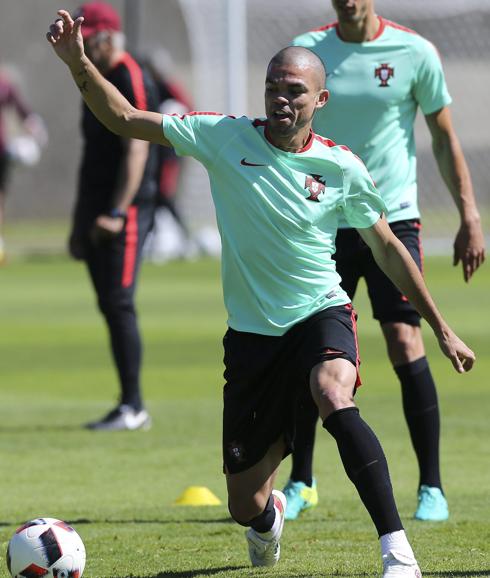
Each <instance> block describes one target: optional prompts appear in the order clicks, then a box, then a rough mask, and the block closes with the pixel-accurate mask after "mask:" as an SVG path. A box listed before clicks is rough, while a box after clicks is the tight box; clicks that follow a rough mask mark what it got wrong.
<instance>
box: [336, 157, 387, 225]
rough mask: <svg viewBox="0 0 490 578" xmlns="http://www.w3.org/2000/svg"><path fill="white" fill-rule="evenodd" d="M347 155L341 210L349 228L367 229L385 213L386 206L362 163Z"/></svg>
mask: <svg viewBox="0 0 490 578" xmlns="http://www.w3.org/2000/svg"><path fill="white" fill-rule="evenodd" d="M347 155H348V157H347V158H348V161H349V162H348V163H347V166H346V167H345V169H344V197H343V206H342V210H343V212H344V216H345V219H346V221H347V223H348V224H349V225H350V226H351V227H354V228H356V229H367V228H368V227H371V226H372V225H374V224H375V223H376V222H377V221H378V219H379V217H380V216H381V214H382V213H386V206H385V203H384V201H383V199H382V198H381V195H380V193H379V191H378V189H377V188H376V187H375V186H374V183H373V180H372V178H371V175H370V174H369V173H368V171H367V169H366V167H365V166H364V163H363V162H362V161H361V160H360V159H359V158H358V157H356V156H355V155H353V154H352V153H351V152H348V153H347ZM347 155H346V156H347ZM349 157H350V159H349Z"/></svg>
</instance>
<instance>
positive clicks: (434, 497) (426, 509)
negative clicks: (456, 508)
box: [414, 485, 449, 522]
mask: <svg viewBox="0 0 490 578" xmlns="http://www.w3.org/2000/svg"><path fill="white" fill-rule="evenodd" d="M418 500H419V505H418V506H417V511H416V512H415V516H414V517H415V519H416V520H422V521H423V522H444V520H447V519H448V518H449V509H448V506H447V500H446V498H445V497H444V494H443V493H442V490H441V489H440V488H431V487H430V486H424V485H422V486H420V489H419V493H418Z"/></svg>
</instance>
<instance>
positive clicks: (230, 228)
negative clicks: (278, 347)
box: [163, 113, 385, 335]
mask: <svg viewBox="0 0 490 578" xmlns="http://www.w3.org/2000/svg"><path fill="white" fill-rule="evenodd" d="M266 127H267V123H266V121H264V120H260V119H257V120H252V119H249V118H247V117H241V118H234V117H229V116H224V115H220V114H217V113H190V114H186V115H184V116H182V117H180V116H177V115H164V116H163V130H164V133H165V137H166V138H167V139H168V140H169V141H170V142H171V143H172V145H173V146H174V148H175V150H176V152H177V154H178V155H189V156H192V157H194V158H196V159H197V160H198V161H200V162H201V163H202V164H203V165H204V166H205V168H206V169H207V171H208V174H209V180H210V183H211V193H212V196H213V201H214V205H215V210H216V217H217V223H218V229H219V231H220V235H221V241H222V264H221V270H222V281H223V294H224V300H225V306H226V309H227V311H228V325H229V326H230V327H231V328H233V329H235V330H237V331H246V332H251V333H259V334H263V335H282V334H284V333H285V332H286V331H287V330H288V329H289V328H290V327H291V326H292V325H294V324H295V323H297V322H299V321H301V320H303V319H305V318H307V317H309V316H310V315H313V314H314V313H316V312H318V311H320V310H322V309H326V308H327V307H332V306H335V305H342V304H346V303H349V301H350V300H349V298H348V296H347V294H346V293H345V292H344V291H343V290H342V289H341V288H340V285H339V283H340V277H339V275H338V274H337V272H336V270H335V262H334V261H333V259H332V255H333V254H334V253H335V236H336V233H337V226H338V221H339V217H340V216H343V218H345V219H346V220H347V222H348V223H349V225H350V226H351V227H356V228H365V227H370V226H372V225H373V224H374V223H375V222H376V221H377V220H378V219H379V217H380V214H381V213H382V212H383V211H384V210H385V206H384V203H383V201H382V199H381V196H380V195H379V193H378V192H377V190H376V188H375V187H374V185H373V182H372V180H371V177H370V175H369V173H368V172H367V169H366V167H365V166H364V164H363V163H362V162H361V161H360V160H359V159H358V158H357V157H356V156H355V155H354V154H353V153H352V152H350V151H349V150H348V149H347V148H346V147H339V146H336V145H335V144H334V143H333V142H332V141H330V140H328V139H324V138H321V137H318V136H316V135H314V134H313V133H311V135H310V138H309V140H308V143H307V145H306V146H305V147H304V149H302V150H301V151H299V152H297V153H289V152H285V151H283V150H281V149H278V148H276V147H275V146H274V145H272V144H271V143H270V142H269V140H268V138H267V129H266ZM196 290H199V288H196Z"/></svg>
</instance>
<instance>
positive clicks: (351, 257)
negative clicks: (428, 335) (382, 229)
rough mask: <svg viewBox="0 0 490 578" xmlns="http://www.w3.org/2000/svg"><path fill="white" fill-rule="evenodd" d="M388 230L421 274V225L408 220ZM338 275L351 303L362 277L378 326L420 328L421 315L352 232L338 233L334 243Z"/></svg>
mask: <svg viewBox="0 0 490 578" xmlns="http://www.w3.org/2000/svg"><path fill="white" fill-rule="evenodd" d="M390 227H391V230H392V231H393V233H394V234H395V235H396V237H398V239H400V241H401V242H402V243H403V244H404V245H405V247H406V248H407V249H408V252H409V253H410V255H411V256H412V258H413V260H414V261H415V263H416V264H417V266H418V268H419V269H420V271H423V251H422V245H421V242H420V229H421V225H420V221H419V220H418V219H411V220H406V221H397V222H395V223H390ZM335 243H336V247H337V250H336V253H335V255H334V259H335V261H336V263H337V272H338V273H339V275H340V276H341V278H342V282H341V285H342V287H343V289H344V290H345V291H346V292H347V294H348V295H349V297H350V298H351V299H354V294H355V292H356V289H357V284H358V282H359V279H360V278H361V277H364V279H365V281H366V285H367V290H368V294H369V299H370V301H371V307H372V310H373V317H374V319H377V320H378V321H379V322H380V323H381V324H383V323H390V322H391V323H392V322H401V323H407V324H408V325H413V326H419V325H420V315H419V313H418V312H417V311H416V310H415V309H414V308H413V307H412V306H411V305H410V303H409V302H408V300H407V298H406V297H405V296H404V295H403V294H402V293H401V292H400V291H399V290H398V288H397V287H396V286H395V285H394V284H393V283H392V282H391V281H390V279H389V278H388V277H387V276H386V275H385V274H384V273H383V271H381V269H380V268H379V267H378V265H377V264H376V261H375V260H374V257H373V254H372V252H371V249H370V248H369V247H368V246H367V245H366V243H364V241H363V240H362V238H361V236H360V235H359V233H358V232H357V231H356V230H355V229H339V231H338V232H337V239H336V242H335Z"/></svg>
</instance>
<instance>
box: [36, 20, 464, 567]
mask: <svg viewBox="0 0 490 578" xmlns="http://www.w3.org/2000/svg"><path fill="white" fill-rule="evenodd" d="M59 15H60V17H61V18H60V19H59V20H58V21H56V22H55V23H54V24H52V25H51V27H50V31H49V32H48V34H47V38H48V40H49V42H50V43H51V44H52V46H53V48H54V49H55V51H56V53H57V55H58V56H59V57H60V58H61V59H62V60H63V61H64V62H65V63H66V64H67V65H68V67H69V69H70V71H71V73H72V76H73V78H74V80H75V82H76V84H77V86H78V87H79V89H80V91H81V94H82V96H83V98H84V100H85V102H86V104H87V105H88V106H89V107H90V109H91V110H92V112H93V113H94V114H95V115H96V116H97V118H99V120H100V121H101V122H103V123H104V124H105V125H106V126H107V128H109V129H110V130H112V131H114V132H115V133H117V134H121V135H123V136H125V137H131V138H139V139H143V140H148V141H150V142H155V143H159V144H161V145H164V146H173V147H174V148H175V149H176V151H177V153H178V154H180V155H191V156H193V157H195V158H196V159H198V160H200V161H201V162H202V163H203V164H204V166H205V167H206V169H207V171H208V173H209V178H210V181H211V190H212V195H213V200H214V204H215V207H216V214H217V221H218V226H219V230H220V233H221V238H222V246H223V254H222V277H223V293H224V299H225V304H226V308H227V311H228V326H229V328H228V331H227V332H226V335H225V338H224V349H225V353H224V361H225V379H226V385H225V387H224V411H223V460H224V471H225V474H226V482H227V488H228V498H229V509H230V513H231V515H232V517H233V519H234V520H236V521H237V522H238V523H239V524H241V525H243V526H247V527H249V529H248V530H247V532H246V537H247V541H248V546H249V555H250V559H251V562H252V564H253V565H254V566H273V565H274V564H276V563H277V561H278V560H279V556H280V543H279V541H280V537H281V533H282V530H283V525H284V510H285V507H286V499H285V496H284V494H283V493H282V492H279V491H277V490H273V484H274V480H275V477H276V473H277V470H278V468H279V465H280V463H281V460H282V459H283V457H284V456H285V455H287V453H288V452H289V451H290V447H291V441H292V440H291V437H292V432H293V425H294V421H293V415H294V409H295V399H296V397H297V396H298V394H299V393H300V391H301V390H306V389H308V387H310V389H311V392H312V394H313V398H314V399H315V402H316V404H317V405H318V408H319V413H320V416H321V418H322V422H323V425H324V427H325V429H327V430H328V432H329V433H330V434H331V435H332V436H333V437H334V438H335V440H336V442H337V445H338V448H339V453H340V456H341V458H342V462H343V464H344V468H345V470H346V473H347V475H348V476H349V478H350V479H351V481H352V482H353V483H354V485H355V486H356V488H357V490H358V492H359V495H360V497H361V500H362V501H363V503H364V505H365V507H366V509H367V510H368V512H369V514H370V516H371V518H372V520H373V522H374V524H375V526H376V529H377V532H378V535H379V536H380V543H381V553H382V560H383V568H384V569H383V577H384V578H395V577H399V576H407V577H411V578H420V576H421V574H420V570H419V567H418V564H417V562H416V560H415V557H414V554H413V551H412V549H411V547H410V544H409V542H408V539H407V537H406V535H405V532H404V530H403V526H402V523H401V521H400V517H399V515H398V511H397V508H396V504H395V501H394V497H393V490H392V487H391V482H390V477H389V472H388V466H387V463H386V458H385V456H384V454H383V450H382V448H381V445H380V443H379V441H378V439H377V438H376V436H375V434H374V433H373V431H372V430H371V429H370V428H369V426H368V425H367V424H366V423H365V422H364V421H363V420H362V418H361V416H360V414H359V411H358V409H357V407H356V406H355V404H354V400H353V394H354V390H355V387H356V385H357V384H358V383H359V375H358V361H359V358H358V351H357V345H356V344H357V341H356V333H355V313H354V311H353V310H352V306H351V304H350V301H349V298H348V296H347V294H346V293H345V292H344V291H343V290H342V289H341V287H340V285H339V282H340V278H339V277H338V275H337V273H336V271H335V262H334V261H333V259H332V253H333V252H334V250H335V249H334V239H335V234H336V230H337V221H338V218H339V216H340V215H343V216H344V217H345V218H346V219H347V221H348V222H349V223H350V224H351V226H353V227H355V228H357V229H358V230H359V231H360V234H361V235H362V237H363V239H364V240H365V241H366V243H368V244H369V246H370V247H371V248H372V250H373V252H374V254H375V255H376V258H377V260H378V261H379V263H380V265H381V266H382V267H383V268H384V270H385V271H386V272H387V273H388V274H389V275H390V276H391V277H392V278H393V279H394V280H396V282H397V283H398V284H399V285H400V286H401V288H402V289H403V291H404V292H405V293H406V294H407V295H408V296H409V297H410V299H411V300H412V302H413V303H414V304H415V305H416V306H417V307H418V309H419V310H420V312H421V313H422V314H423V315H424V317H425V318H426V319H427V321H428V322H429V324H430V325H431V327H432V329H433V330H434V333H435V335H436V336H437V338H438V340H439V344H440V346H441V348H442V351H443V352H444V353H445V354H446V355H447V356H448V357H449V358H450V359H451V361H452V363H453V365H454V367H455V369H456V370H457V371H459V372H464V371H465V370H469V369H470V368H471V367H472V365H473V362H474V359H475V357H474V354H473V352H472V351H471V350H470V349H468V347H467V346H466V345H465V344H464V343H463V342H462V341H461V340H460V339H459V338H458V337H457V336H456V335H455V334H454V333H453V332H452V330H451V329H450V328H449V327H448V325H447V324H446V322H445V321H444V319H443V318H442V317H441V315H440V313H439V312H438V310H437V308H436V306H435V305H434V303H433V301H432V298H431V297H430V294H429V292H428V290H427V288H426V286H425V284H424V281H423V279H422V276H421V275H420V272H419V270H418V268H417V266H416V265H415V263H414V262H413V260H412V258H411V257H410V254H409V253H408V251H407V250H406V249H405V248H404V246H403V244H402V243H400V242H399V241H398V240H397V239H396V237H395V236H394V235H393V234H392V232H391V230H390V228H389V227H388V225H387V223H386V219H385V218H384V216H383V213H384V210H385V206H384V203H383V201H382V199H381V197H380V195H379V194H378V192H377V190H376V188H375V186H374V184H373V182H372V180H371V178H370V176H369V174H368V172H367V170H366V169H365V167H364V165H363V164H362V162H361V161H360V160H359V159H358V158H357V157H355V156H354V155H353V154H352V153H351V152H350V151H349V150H348V149H346V147H343V146H336V145H335V143H333V142H332V141H330V140H329V139H326V138H323V137H318V136H316V135H315V134H314V133H313V132H312V130H311V124H312V119H313V116H314V114H315V112H316V111H318V110H320V109H321V108H322V107H324V106H325V105H326V103H327V100H328V91H327V90H326V89H325V88H324V87H325V70H324V67H323V65H322V63H321V61H320V60H319V59H318V57H317V56H316V55H315V54H313V53H312V52H311V51H309V50H306V49H304V48H296V47H289V48H286V49H284V50H282V51H280V52H279V53H278V54H276V55H275V56H274V58H273V59H272V61H271V63H270V64H269V67H268V70H267V77H266V83H265V108H266V118H265V119H255V120H253V119H249V118H247V117H241V118H238V119H237V118H234V117H229V116H225V115H221V114H217V113H191V114H186V115H183V116H177V115H161V114H158V113H152V112H147V111H140V110H138V109H136V108H135V107H133V106H132V105H131V104H130V103H129V102H127V100H126V99H125V98H124V97H123V96H122V95H121V94H120V93H119V92H118V91H117V90H116V89H115V87H114V86H113V85H111V84H110V83H108V82H107V81H105V79H104V78H103V77H102V76H101V75H100V74H99V73H98V72H97V69H96V68H95V67H94V66H93V64H92V63H91V62H90V60H89V59H88V58H87V56H86V55H85V54H84V52H83V43H82V39H81V28H83V25H82V21H83V19H82V18H77V19H76V20H75V21H73V19H72V18H71V17H70V15H69V13H68V12H66V11H64V10H60V11H59Z"/></svg>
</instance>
